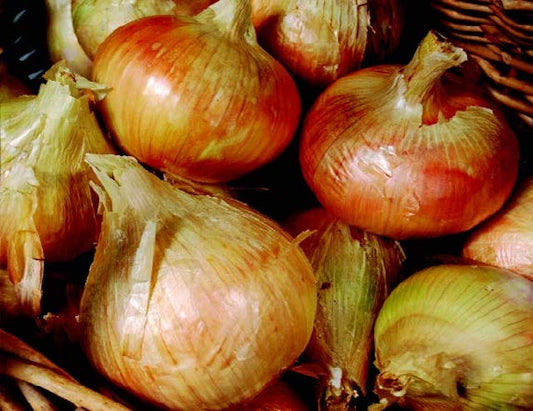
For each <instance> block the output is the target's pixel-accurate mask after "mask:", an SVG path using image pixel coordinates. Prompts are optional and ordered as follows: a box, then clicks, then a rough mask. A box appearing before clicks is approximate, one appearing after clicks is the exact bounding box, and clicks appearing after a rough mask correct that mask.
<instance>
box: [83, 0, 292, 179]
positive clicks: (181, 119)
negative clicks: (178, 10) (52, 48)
mask: <svg viewBox="0 0 533 411" xmlns="http://www.w3.org/2000/svg"><path fill="white" fill-rule="evenodd" d="M93 76H94V79H95V81H98V82H99V83H102V84H106V85H108V86H110V87H111V88H112V91H111V92H110V93H109V95H108V96H107V97H106V98H105V99H104V100H103V101H102V102H101V104H100V105H99V108H100V111H101V113H102V116H103V119H104V121H105V123H106V125H107V127H108V129H109V130H110V132H111V133H112V134H113V137H114V138H115V141H116V142H117V144H118V145H119V146H120V147H121V148H122V149H123V151H124V152H125V153H127V154H129V155H131V156H134V157H135V158H137V159H138V160H139V161H140V162H142V163H143V164H146V165H148V166H150V167H152V168H154V169H158V170H160V171H163V172H165V173H167V174H174V175H178V176H182V177H185V178H187V179H190V180H195V181H200V182H207V183H220V182H227V181H230V180H233V179H236V178H238V177H241V176H243V175H245V174H246V173H248V172H251V171H253V170H255V169H258V168H259V167H261V166H263V165H265V164H267V163H268V162H270V161H272V160H274V159H275V158H276V157H278V156H279V155H280V154H281V153H282V152H283V150H285V148H286V147H287V146H288V145H289V143H290V141H291V140H292V138H293V136H294V133H295V131H296V128H297V126H298V123H299V120H300V114H301V104H300V96H299V94H298V90H297V88H296V85H295V83H294V80H293V78H292V77H291V76H290V75H289V73H288V72H287V71H286V70H285V68H284V67H283V66H282V65H281V64H280V63H279V62H278V61H276V60H275V59H274V58H273V57H272V56H271V55H269V54H268V53H267V52H266V51H265V50H263V49H262V48H261V47H260V46H259V45H258V44H257V41H256V38H255V32H254V28H253V26H252V22H251V10H250V4H249V0H220V1H218V2H217V3H215V4H213V5H212V6H210V7H208V8H207V9H205V10H204V11H202V12H201V13H199V14H198V15H196V16H194V17H191V18H185V17H174V16H151V17H145V18H143V19H139V20H136V21H134V22H131V23H129V24H127V25H125V26H122V27H121V28H119V29H117V30H115V31H114V32H113V33H112V34H111V35H110V36H109V37H107V38H106V40H105V41H104V42H103V43H102V45H101V46H100V48H99V49H98V53H97V56H96V58H95V60H94V66H93ZM132 84H141V85H142V86H140V87H132V86H131V85H132ZM132 119H135V121H132Z"/></svg>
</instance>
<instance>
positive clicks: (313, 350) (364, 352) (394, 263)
mask: <svg viewBox="0 0 533 411" xmlns="http://www.w3.org/2000/svg"><path fill="white" fill-rule="evenodd" d="M285 227H286V228H287V229H288V231H289V232H290V233H292V234H293V235H297V234H299V233H301V232H303V231H304V230H314V232H313V234H312V235H310V236H309V237H308V238H306V239H305V240H303V241H302V245H301V246H302V249H303V250H304V252H305V253H306V255H307V256H308V258H309V260H310V261H311V265H312V266H313V269H314V271H315V275H316V277H317V286H318V290H317V292H318V304H317V313H316V318H315V324H314V330H313V334H312V336H311V340H310V342H309V344H308V346H307V348H306V350H305V358H306V360H305V363H304V364H302V365H300V368H301V367H305V365H309V364H311V365H312V366H313V367H314V368H316V366H318V367H320V368H321V369H322V371H321V372H320V373H319V374H320V377H319V378H320V386H321V388H319V392H318V397H319V401H320V403H321V404H322V405H323V407H324V409H332V408H331V407H335V408H334V409H344V408H343V407H346V408H348V407H349V406H350V405H351V403H353V400H355V398H357V397H359V396H361V395H366V388H367V379H368V371H369V366H370V363H371V361H372V358H371V357H372V354H371V353H372V347H373V327H374V321H375V319H376V316H377V314H378V311H379V309H380V308H381V305H382V304H383V301H385V298H386V297H387V296H388V295H389V293H390V291H391V290H392V288H393V287H394V286H395V285H396V284H397V283H398V282H399V274H400V272H401V269H402V264H403V262H404V260H405V254H404V252H403V249H402V247H401V245H400V243H399V242H397V241H393V240H390V239H387V238H382V237H380V236H377V235H375V234H371V233H367V232H364V231H361V230H358V229H356V228H354V227H350V226H349V225H347V224H345V223H343V222H342V221H340V220H339V219H338V218H336V217H334V216H332V215H331V214H330V213H328V212H327V211H326V210H324V209H323V208H312V209H309V210H306V211H301V212H298V213H296V214H293V215H291V216H290V218H288V219H287V221H286V223H285Z"/></svg>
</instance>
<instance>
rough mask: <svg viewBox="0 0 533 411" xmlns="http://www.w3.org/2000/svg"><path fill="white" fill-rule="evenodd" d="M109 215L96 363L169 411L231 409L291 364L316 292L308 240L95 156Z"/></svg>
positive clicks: (96, 265) (90, 324) (92, 328)
mask: <svg viewBox="0 0 533 411" xmlns="http://www.w3.org/2000/svg"><path fill="white" fill-rule="evenodd" d="M88 161H89V163H90V164H91V166H92V167H93V168H94V170H95V172H96V174H97V176H98V179H99V181H100V183H101V184H102V186H103V189H101V188H98V187H97V186H96V185H95V188H96V189H97V191H98V193H99V196H100V199H101V202H102V204H103V206H104V208H105V210H104V213H103V221H102V232H101V235H100V237H99V240H98V245H97V248H96V253H95V256H94V261H93V263H92V265H91V268H90V272H89V276H88V279H87V283H86V286H85V290H84V293H83V296H82V301H81V308H80V326H81V330H82V334H83V336H82V338H81V340H82V344H83V347H84V350H85V352H86V353H87V355H88V358H89V359H90V360H91V362H92V364H93V365H94V366H95V367H96V369H98V370H99V371H100V372H101V373H103V374H104V375H105V376H107V377H108V378H109V379H110V380H112V381H113V382H114V383H116V384H118V385H120V386H121V387H123V388H125V389H127V390H129V391H130V392H132V393H134V394H135V395H137V396H139V397H140V398H143V399H145V400H146V401H149V402H151V403H153V404H155V405H157V406H160V407H163V408H166V409H180V410H195V411H196V410H205V409H209V410H213V409H222V408H226V407H229V406H230V405H235V404H238V403H241V402H243V401H245V400H247V399H251V398H252V397H253V396H255V395H256V394H258V393H259V392H260V391H261V390H262V389H263V388H264V387H265V386H266V385H267V384H268V383H270V382H272V381H274V379H275V378H277V377H279V376H280V375H281V373H282V372H283V371H284V370H285V369H286V368H288V367H289V366H291V365H292V364H293V363H294V361H295V360H296V359H297V358H298V356H299V355H300V354H301V353H302V352H303V350H304V348H305V346H306V344H307V342H308V340H309V338H310V336H311V332H312V329H313V321H314V315H315V309H316V285H315V279H314V276H313V271H312V268H311V265H310V263H309V261H308V260H307V258H306V257H305V254H304V253H303V251H302V250H301V249H300V247H299V245H298V242H297V241H296V240H295V239H293V238H292V237H291V236H289V235H288V234H287V233H286V232H284V231H283V230H282V229H281V228H280V227H279V226H278V225H277V224H275V223H274V222H273V221H271V220H270V219H268V218H266V217H264V216H262V215H260V214H258V213H257V212H255V211H253V210H251V209H249V208H248V207H246V206H245V205H243V204H241V203H238V202H236V201H235V200H230V199H221V198H217V197H213V196H209V195H195V194H189V193H186V192H183V191H180V190H178V189H176V188H174V187H173V186H172V185H170V184H169V183H167V182H166V181H163V180H160V179H158V178H157V177H156V176H155V175H153V174H151V173H149V172H148V171H146V170H145V169H144V168H143V167H141V165H139V164H138V162H136V161H135V160H134V159H133V158H132V157H125V156H90V157H89V158H88Z"/></svg>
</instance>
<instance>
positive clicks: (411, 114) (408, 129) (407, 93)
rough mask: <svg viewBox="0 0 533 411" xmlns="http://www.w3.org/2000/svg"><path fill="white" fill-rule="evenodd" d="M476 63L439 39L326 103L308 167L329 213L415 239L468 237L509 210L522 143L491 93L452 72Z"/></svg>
mask: <svg viewBox="0 0 533 411" xmlns="http://www.w3.org/2000/svg"><path fill="white" fill-rule="evenodd" d="M466 58H467V57H466V53H465V52H464V51H463V50H462V49H460V48H457V47H454V46H453V45H452V44H451V43H449V42H447V41H446V40H445V39H443V38H440V37H439V36H437V34H436V33H435V32H433V31H430V32H429V33H428V34H427V35H426V36H425V38H424V39H423V40H422V41H421V42H420V44H419V46H418V48H417V50H416V52H415V54H414V56H413V58H412V60H411V61H410V62H409V63H408V64H407V65H405V66H402V65H392V64H387V65H379V66H372V67H368V68H365V69H361V70H358V71H356V72H354V73H352V74H349V75H347V76H345V77H343V78H341V79H339V80H337V81H336V82H335V83H334V84H332V85H331V86H330V87H329V88H328V89H327V90H325V91H324V92H323V93H322V94H321V95H320V96H319V97H318V99H317V100H316V101H315V102H314V104H313V107H311V109H310V110H309V112H308V113H307V115H306V118H305V120H304V124H303V130H302V139H301V144H300V164H301V167H302V173H303V176H304V178H305V181H306V182H307V183H308V185H309V187H310V188H311V190H312V191H313V192H314V193H315V195H316V197H317V199H318V200H319V201H320V203H321V204H322V205H323V206H324V207H325V208H326V209H328V210H329V211H330V212H331V213H333V214H334V215H336V216H338V217H339V218H340V219H342V220H344V221H346V222H347V223H349V224H351V225H354V226H356V227H359V228H361V229H363V230H365V231H370V232H373V233H376V234H380V235H384V236H388V237H391V238H395V239H407V238H427V237H439V236H444V235H450V234H455V233H460V232H463V231H467V230H469V229H471V228H472V227H474V226H475V225H477V224H478V223H480V222H481V221H483V220H484V219H486V218H487V217H489V216H490V215H492V214H494V213H495V212H496V211H498V210H499V209H500V208H501V207H502V205H503V204H504V202H505V201H506V200H507V198H508V197H509V195H510V193H511V191H512V188H513V185H514V183H515V180H516V178H517V173H518V158H519V148H518V141H517V138H516V136H515V135H514V133H513V131H512V130H511V128H510V127H509V125H508V124H507V122H506V120H505V118H504V116H503V114H502V112H501V111H500V110H499V107H498V106H496V105H495V103H494V102H493V101H492V100H491V99H490V98H488V97H485V93H484V92H483V90H482V89H480V88H477V87H476V86H475V84H471V83H470V82H469V81H468V80H467V79H466V77H463V76H461V75H459V74H457V73H456V72H454V71H453V70H451V69H452V68H454V67H456V68H457V67H458V66H459V65H460V64H461V63H462V62H464V61H465V60H466Z"/></svg>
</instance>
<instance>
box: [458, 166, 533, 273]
mask: <svg viewBox="0 0 533 411" xmlns="http://www.w3.org/2000/svg"><path fill="white" fill-rule="evenodd" d="M463 256H464V257H467V258H471V259H474V260H477V261H480V262H483V263H487V264H491V265H494V266H498V267H502V268H506V269H508V270H512V271H515V272H517V273H519V274H522V275H524V276H526V277H528V278H529V279H531V280H533V176H529V177H526V178H525V179H524V180H523V181H520V183H519V184H518V186H517V187H516V191H515V192H514V193H513V194H512V197H511V198H510V200H509V202H508V204H506V206H505V208H504V209H502V210H500V211H499V212H498V213H497V214H496V215H495V216H493V217H492V218H490V219H489V220H488V221H486V222H484V223H483V224H481V225H480V226H479V227H476V228H475V229H474V230H473V231H472V232H471V233H470V234H469V236H468V238H467V239H466V242H465V244H464V247H463Z"/></svg>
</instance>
